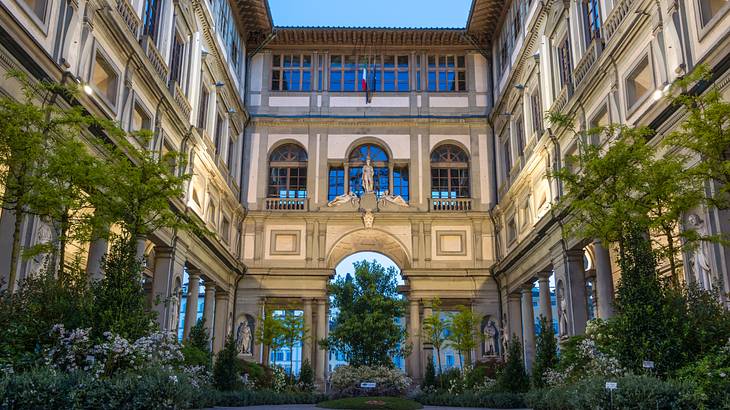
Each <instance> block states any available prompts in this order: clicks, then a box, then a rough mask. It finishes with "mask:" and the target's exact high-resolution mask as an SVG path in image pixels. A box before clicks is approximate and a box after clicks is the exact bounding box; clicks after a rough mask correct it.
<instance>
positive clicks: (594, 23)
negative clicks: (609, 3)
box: [582, 0, 601, 47]
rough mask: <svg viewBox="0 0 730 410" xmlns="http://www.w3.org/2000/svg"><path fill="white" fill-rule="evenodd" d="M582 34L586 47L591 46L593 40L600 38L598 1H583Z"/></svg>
mask: <svg viewBox="0 0 730 410" xmlns="http://www.w3.org/2000/svg"><path fill="white" fill-rule="evenodd" d="M582 12H583V34H584V35H585V42H586V47H588V45H589V44H591V41H593V39H594V38H599V37H600V36H601V17H600V15H599V14H598V13H599V4H598V0H583V1H582Z"/></svg>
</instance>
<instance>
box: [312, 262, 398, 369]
mask: <svg viewBox="0 0 730 410" xmlns="http://www.w3.org/2000/svg"><path fill="white" fill-rule="evenodd" d="M354 268H355V273H354V276H353V275H349V274H348V275H347V276H345V277H340V278H338V279H336V280H335V281H334V282H333V283H331V284H330V285H329V286H328V290H329V293H330V295H331V296H332V298H333V302H332V305H333V308H334V309H335V310H336V311H337V312H338V314H337V316H336V317H335V319H334V324H333V326H332V329H331V330H330V334H329V337H328V338H327V339H326V340H321V341H320V344H322V345H323V346H324V347H325V348H327V349H330V350H336V351H339V352H342V353H344V354H345V356H346V357H347V359H348V361H349V362H350V364H351V365H354V366H360V365H366V366H373V365H388V366H391V365H392V361H391V359H390V358H391V356H403V357H404V356H406V355H407V352H408V349H407V348H406V347H405V346H404V345H405V337H406V332H405V330H404V329H403V328H402V327H401V326H400V325H399V324H398V323H397V322H396V320H397V319H398V318H400V317H403V316H404V315H405V303H406V302H405V300H403V299H402V298H400V296H399V295H398V282H397V275H398V274H397V272H396V270H395V269H394V268H392V267H391V268H388V269H387V270H386V269H385V268H384V267H383V266H382V265H380V264H379V263H377V262H376V261H372V262H368V261H361V262H355V264H354Z"/></svg>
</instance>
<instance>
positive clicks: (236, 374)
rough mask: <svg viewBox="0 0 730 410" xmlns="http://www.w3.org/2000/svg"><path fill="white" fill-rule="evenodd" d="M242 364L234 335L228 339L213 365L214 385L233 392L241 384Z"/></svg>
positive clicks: (219, 388)
mask: <svg viewBox="0 0 730 410" xmlns="http://www.w3.org/2000/svg"><path fill="white" fill-rule="evenodd" d="M241 370H242V368H241V364H240V363H239V361H238V348H237V347H236V339H235V338H234V337H233V335H228V337H226V343H225V344H224V345H223V349H221V351H220V352H218V354H217V355H216V358H215V364H214V365H213V385H214V386H215V388H216V389H218V390H222V391H229V390H233V389H235V388H236V387H238V385H239V384H240V375H241Z"/></svg>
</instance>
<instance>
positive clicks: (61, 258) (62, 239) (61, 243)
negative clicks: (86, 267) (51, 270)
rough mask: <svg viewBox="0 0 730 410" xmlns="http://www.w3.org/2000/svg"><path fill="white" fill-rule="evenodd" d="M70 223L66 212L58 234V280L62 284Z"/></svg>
mask: <svg viewBox="0 0 730 410" xmlns="http://www.w3.org/2000/svg"><path fill="white" fill-rule="evenodd" d="M68 221H69V217H68V212H67V211H65V212H64V213H63V216H62V217H61V224H60V228H59V232H58V279H59V280H60V281H61V282H63V281H64V280H65V278H64V275H65V274H66V270H65V262H66V242H67V239H66V235H67V234H68V225H69V223H68Z"/></svg>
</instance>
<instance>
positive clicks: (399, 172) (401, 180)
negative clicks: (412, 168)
mask: <svg viewBox="0 0 730 410" xmlns="http://www.w3.org/2000/svg"><path fill="white" fill-rule="evenodd" d="M393 195H400V196H401V197H403V199H405V200H406V201H408V167H405V166H404V167H396V168H393Z"/></svg>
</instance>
